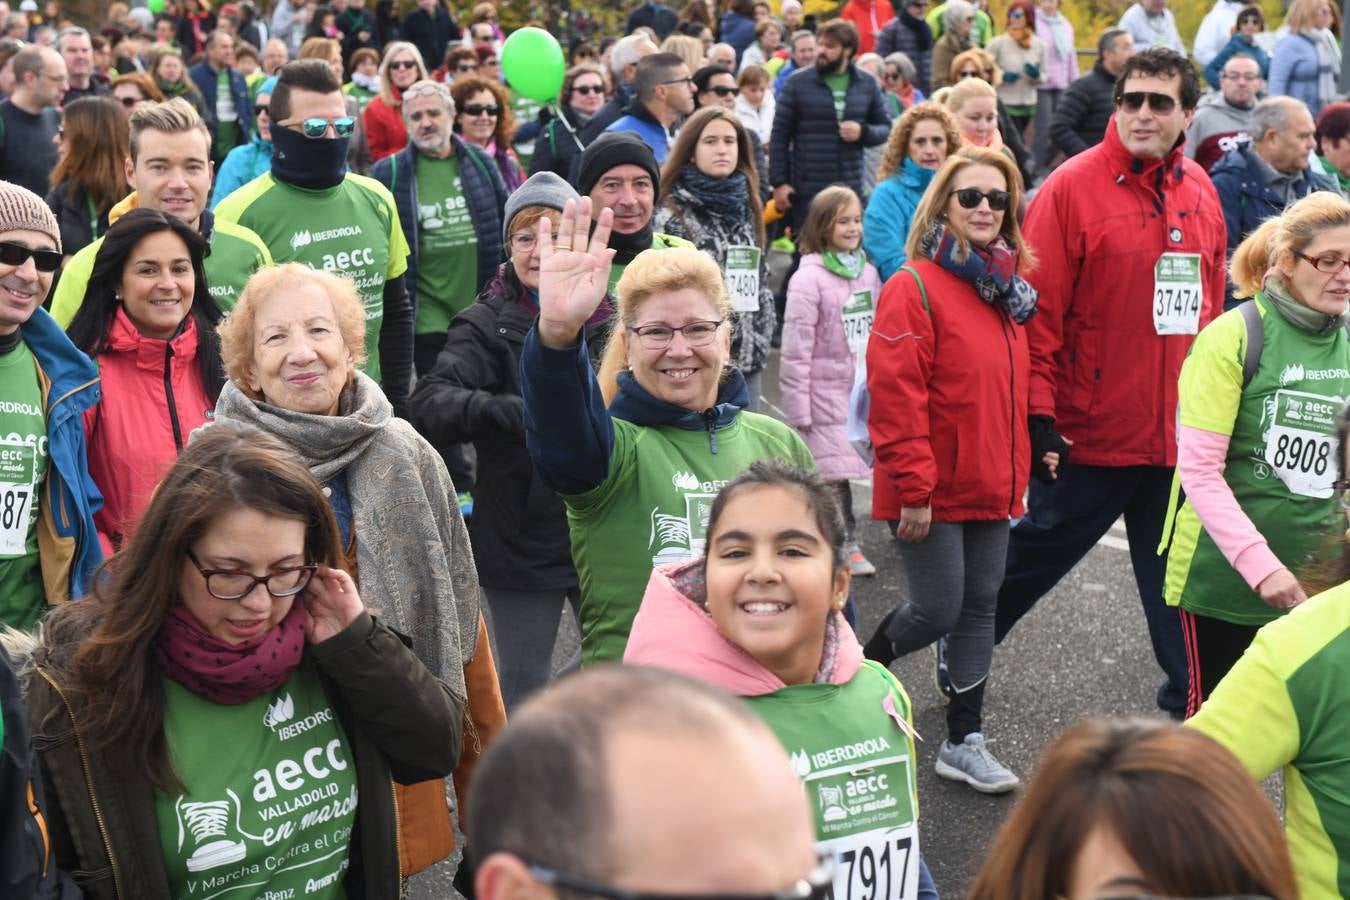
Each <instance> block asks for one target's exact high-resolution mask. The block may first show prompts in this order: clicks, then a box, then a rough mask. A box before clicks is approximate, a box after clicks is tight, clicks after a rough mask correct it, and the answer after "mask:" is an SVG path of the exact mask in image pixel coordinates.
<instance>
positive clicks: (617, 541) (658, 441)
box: [564, 412, 816, 665]
mask: <svg viewBox="0 0 1350 900" xmlns="http://www.w3.org/2000/svg"><path fill="white" fill-rule="evenodd" d="M613 421H614V449H613V452H612V453H611V454H610V459H609V475H608V477H606V478H605V480H604V482H603V483H602V484H601V485H600V486H599V487H597V488H594V489H593V490H591V491H588V492H586V493H584V494H573V495H571V496H568V497H566V498H564V499H565V500H566V501H567V521H568V524H569V525H570V526H571V532H572V559H573V561H574V562H575V563H576V567H577V574H578V576H579V578H580V581H581V634H582V640H581V649H582V658H583V661H584V662H585V663H586V664H587V665H589V664H592V663H598V662H609V661H614V662H617V661H619V660H621V659H622V658H623V651H624V648H625V647H626V646H627V645H628V632H629V631H630V630H631V629H632V627H633V617H634V616H635V615H637V611H638V605H639V604H640V603H641V601H642V594H643V592H644V591H645V590H646V588H647V581H648V579H649V578H650V577H651V574H652V567H653V566H659V565H664V564H666V563H674V562H682V561H684V560H687V559H694V558H695V557H698V556H702V555H703V545H704V535H705V533H706V532H707V529H708V514H709V513H710V512H711V511H712V502H713V500H714V499H715V498H716V497H717V492H718V491H719V490H720V489H721V488H722V486H723V485H725V484H726V483H727V482H728V481H730V480H731V479H733V478H735V477H736V476H737V475H739V474H740V473H741V472H742V471H743V470H744V469H745V468H747V467H748V466H749V465H750V464H751V463H752V462H754V461H756V460H759V459H765V458H772V459H781V460H784V461H786V462H790V463H792V464H793V465H796V466H801V467H802V468H804V469H815V467H816V464H815V460H814V459H813V458H812V456H811V451H810V450H808V449H806V445H805V444H804V443H802V439H801V438H800V437H798V436H797V433H796V432H795V431H793V430H792V429H791V428H789V427H788V426H786V425H784V424H783V423H782V422H779V421H778V420H776V419H771V418H769V417H768V416H761V415H757V414H755V413H749V412H743V413H741V414H740V415H738V416H737V417H736V421H735V422H733V423H732V424H731V425H729V426H728V427H726V428H724V429H722V430H720V431H718V432H717V452H716V453H713V452H712V450H711V446H710V442H709V437H708V432H707V431H705V430H704V429H702V428H700V429H698V430H697V431H687V430H685V429H683V428H678V427H675V426H673V425H662V426H656V427H645V426H639V425H634V424H632V423H631V422H625V421H624V420H622V419H614V420H613Z"/></svg>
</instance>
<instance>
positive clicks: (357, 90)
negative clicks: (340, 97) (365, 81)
mask: <svg viewBox="0 0 1350 900" xmlns="http://www.w3.org/2000/svg"><path fill="white" fill-rule="evenodd" d="M342 93H344V94H346V95H347V96H348V97H355V98H356V108H357V110H359V111H360V112H362V113H364V112H365V111H366V107H367V106H369V105H370V101H372V100H374V99H375V98H376V97H378V96H379V94H377V93H375V92H374V91H372V90H369V89H368V88H363V87H361V85H359V84H357V83H356V82H354V81H349V82H347V83H346V84H344V85H343V86H342Z"/></svg>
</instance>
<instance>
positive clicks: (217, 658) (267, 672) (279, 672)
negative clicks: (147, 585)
mask: <svg viewBox="0 0 1350 900" xmlns="http://www.w3.org/2000/svg"><path fill="white" fill-rule="evenodd" d="M304 652H305V604H304V601H302V600H301V599H300V598H299V597H296V598H295V599H294V600H293V602H292V603H291V608H290V611H289V612H287V613H286V615H285V616H284V617H282V619H281V621H280V622H278V623H277V625H276V627H275V628H273V629H271V630H270V631H268V632H267V633H266V634H264V635H262V636H260V637H256V638H254V639H253V640H251V641H245V642H244V643H242V644H232V643H230V642H228V641H224V640H221V639H220V638H218V637H216V636H215V635H213V634H211V633H209V632H208V631H207V630H206V629H205V628H202V626H201V623H200V622H198V621H197V617H196V616H194V615H193V614H192V613H191V612H189V611H188V608H187V607H186V606H184V605H183V604H182V603H178V604H175V605H174V607H173V608H172V609H170V610H169V614H168V616H166V617H165V619H164V624H163V625H161V626H160V627H159V633H158V634H157V635H155V658H156V659H158V660H159V665H160V667H161V668H162V669H163V670H164V674H165V675H168V676H169V677H170V678H172V679H173V680H174V681H176V682H178V683H179V684H181V685H182V686H183V687H185V688H187V689H188V690H189V691H192V693H194V694H196V695H197V696H198V697H201V698H203V699H205V700H210V701H211V702H212V703H223V704H225V705H226V706H237V705H238V704H240V703H247V702H248V701H250V700H252V699H253V698H255V697H258V696H261V695H262V694H265V693H267V692H268V691H271V690H275V689H276V688H278V687H280V686H281V685H283V684H285V682H286V679H287V678H290V677H291V673H292V672H294V671H295V667H296V666H298V665H300V657H301V656H302V655H303V654H304Z"/></svg>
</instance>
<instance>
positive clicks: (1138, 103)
mask: <svg viewBox="0 0 1350 900" xmlns="http://www.w3.org/2000/svg"><path fill="white" fill-rule="evenodd" d="M1116 102H1117V103H1119V104H1120V107H1121V109H1123V110H1125V111H1126V112H1127V113H1137V112H1139V110H1141V109H1143V108H1144V104H1145V103H1148V108H1149V109H1151V110H1153V111H1154V112H1155V113H1158V114H1159V115H1162V116H1165V115H1167V114H1168V113H1170V112H1171V111H1172V110H1174V109H1176V108H1177V98H1176V97H1169V96H1168V95H1166V94H1158V93H1154V92H1153V91H1126V92H1125V93H1123V94H1121V95H1120V96H1118V97H1117V98H1116Z"/></svg>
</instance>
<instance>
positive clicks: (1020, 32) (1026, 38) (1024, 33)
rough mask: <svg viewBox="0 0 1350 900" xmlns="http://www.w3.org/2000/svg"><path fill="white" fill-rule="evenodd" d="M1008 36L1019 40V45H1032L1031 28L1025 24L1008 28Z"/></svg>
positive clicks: (1025, 46)
mask: <svg viewBox="0 0 1350 900" xmlns="http://www.w3.org/2000/svg"><path fill="white" fill-rule="evenodd" d="M1007 33H1008V37H1010V38H1012V39H1013V40H1014V41H1016V42H1017V46H1019V47H1022V48H1024V49H1025V48H1027V47H1030V46H1031V29H1030V28H1028V27H1027V26H1025V25H1014V26H1011V27H1009V28H1008V32H1007Z"/></svg>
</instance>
